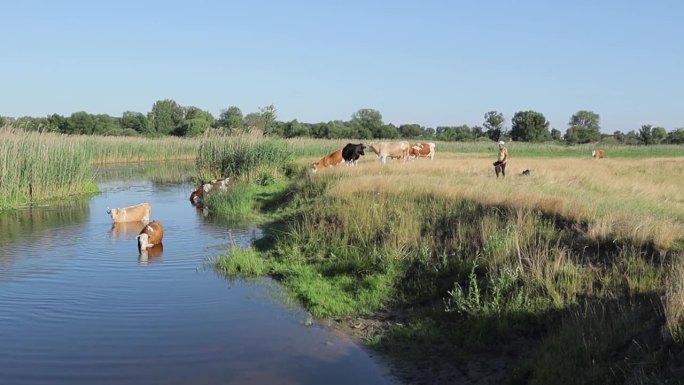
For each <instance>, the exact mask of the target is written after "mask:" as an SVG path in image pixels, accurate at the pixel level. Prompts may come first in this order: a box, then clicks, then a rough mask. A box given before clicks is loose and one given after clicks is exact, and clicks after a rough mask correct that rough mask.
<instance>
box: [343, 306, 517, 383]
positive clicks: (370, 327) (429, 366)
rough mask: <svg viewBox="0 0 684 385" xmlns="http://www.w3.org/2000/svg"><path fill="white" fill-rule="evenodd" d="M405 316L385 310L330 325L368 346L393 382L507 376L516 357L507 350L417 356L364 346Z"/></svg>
mask: <svg viewBox="0 0 684 385" xmlns="http://www.w3.org/2000/svg"><path fill="white" fill-rule="evenodd" d="M408 318H409V314H406V313H403V314H402V313H401V312H385V313H383V314H380V315H377V316H374V317H369V318H364V317H346V318H341V319H336V320H335V322H334V323H332V324H331V325H330V326H331V328H333V329H335V330H336V331H337V332H339V333H342V334H344V335H346V336H348V337H349V338H351V339H352V340H354V341H355V342H356V343H357V344H359V345H360V346H364V347H365V348H367V349H369V351H370V352H371V353H372V355H373V356H374V357H375V358H376V359H377V360H378V361H379V363H380V365H382V366H383V367H384V368H385V369H386V370H387V373H388V374H389V376H390V377H391V379H392V380H393V381H394V382H395V383H397V384H407V385H408V384H410V385H427V384H431V385H432V384H477V385H485V384H501V383H504V382H505V380H506V378H508V377H509V376H508V374H510V371H511V370H512V369H513V367H512V365H513V363H514V362H515V361H517V358H518V357H516V356H515V355H511V354H510V352H494V353H466V352H459V353H458V354H457V355H456V356H454V357H443V355H440V354H437V355H435V354H432V352H430V351H425V352H422V353H421V354H419V355H418V357H416V355H415V354H412V355H411V357H412V358H410V359H409V358H407V357H406V356H404V355H403V354H401V352H391V353H385V352H378V351H375V350H371V349H370V348H368V346H367V344H366V341H368V340H372V339H375V338H377V337H378V336H381V335H384V334H385V333H387V332H388V331H389V330H390V329H391V328H394V327H397V326H402V325H404V324H406V322H408Z"/></svg>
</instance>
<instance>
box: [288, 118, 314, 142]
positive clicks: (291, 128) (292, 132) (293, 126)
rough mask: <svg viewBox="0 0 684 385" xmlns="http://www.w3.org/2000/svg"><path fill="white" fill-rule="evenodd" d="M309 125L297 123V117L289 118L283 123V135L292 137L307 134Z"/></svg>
mask: <svg viewBox="0 0 684 385" xmlns="http://www.w3.org/2000/svg"><path fill="white" fill-rule="evenodd" d="M308 135H309V127H307V126H306V125H304V124H302V123H299V122H298V121H297V119H294V120H291V121H289V122H287V123H285V124H284V126H283V137H285V138H294V137H297V136H308Z"/></svg>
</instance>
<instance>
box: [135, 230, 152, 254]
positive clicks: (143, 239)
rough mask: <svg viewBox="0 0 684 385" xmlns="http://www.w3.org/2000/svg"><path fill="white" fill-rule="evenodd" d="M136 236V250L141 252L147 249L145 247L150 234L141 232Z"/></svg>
mask: <svg viewBox="0 0 684 385" xmlns="http://www.w3.org/2000/svg"><path fill="white" fill-rule="evenodd" d="M137 238H138V252H140V253H142V251H143V250H147V248H148V247H149V246H150V245H149V243H150V236H149V235H147V234H145V233H142V234H140V235H138V236H137Z"/></svg>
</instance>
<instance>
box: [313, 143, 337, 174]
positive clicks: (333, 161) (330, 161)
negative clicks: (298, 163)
mask: <svg viewBox="0 0 684 385" xmlns="http://www.w3.org/2000/svg"><path fill="white" fill-rule="evenodd" d="M342 163H344V158H343V157H342V149H341V148H340V149H339V150H335V151H333V152H331V153H330V154H328V155H326V156H324V157H322V158H321V160H319V161H318V162H314V163H311V171H313V172H316V171H318V170H320V169H322V168H326V167H330V166H337V165H338V164H342Z"/></svg>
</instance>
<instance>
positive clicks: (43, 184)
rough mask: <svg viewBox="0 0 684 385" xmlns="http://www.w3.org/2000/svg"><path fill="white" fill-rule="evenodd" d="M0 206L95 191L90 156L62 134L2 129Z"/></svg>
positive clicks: (18, 204)
mask: <svg viewBox="0 0 684 385" xmlns="http://www.w3.org/2000/svg"><path fill="white" fill-rule="evenodd" d="M0 141H1V142H2V146H0V208H8V207H16V206H20V205H24V204H27V203H30V202H33V201H40V200H46V199H53V198H59V197H65V196H68V195H72V194H80V193H85V192H89V191H93V190H94V189H95V188H94V185H93V184H92V183H91V181H92V169H91V167H90V162H89V161H90V158H89V155H88V153H87V151H86V149H85V147H83V146H82V145H81V144H79V143H78V142H77V141H72V140H68V139H66V138H65V137H63V136H58V135H54V134H41V133H36V132H33V133H24V132H16V131H8V130H0Z"/></svg>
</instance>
